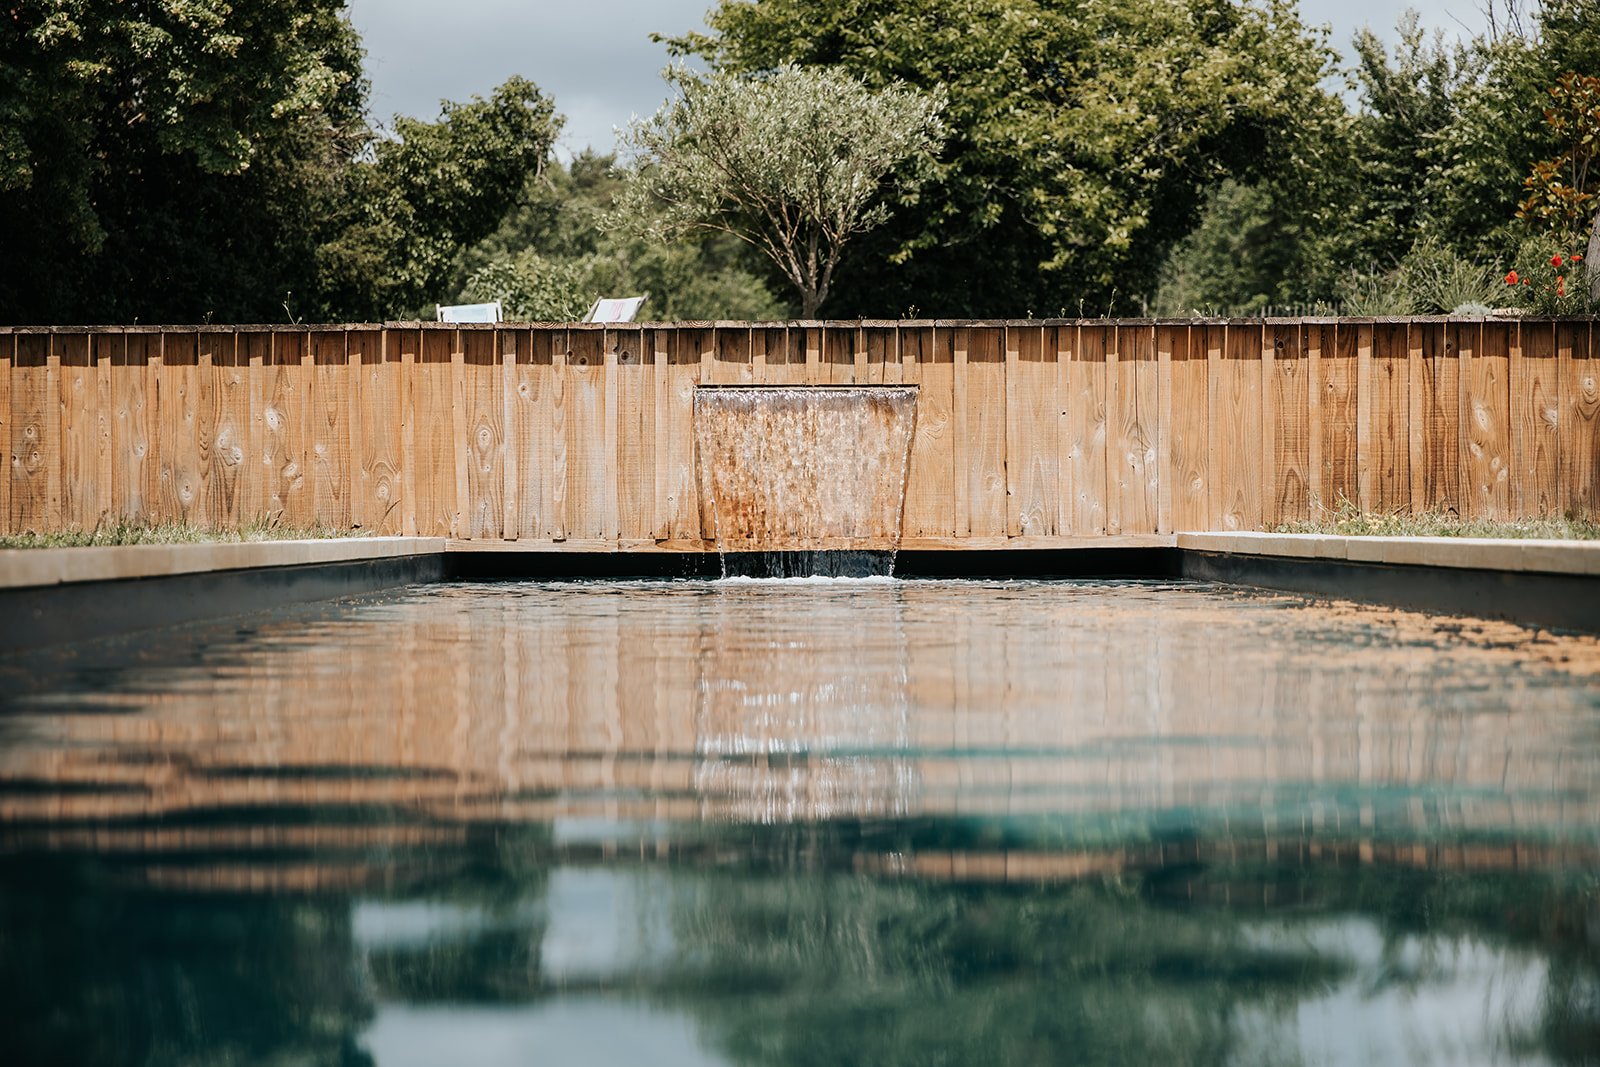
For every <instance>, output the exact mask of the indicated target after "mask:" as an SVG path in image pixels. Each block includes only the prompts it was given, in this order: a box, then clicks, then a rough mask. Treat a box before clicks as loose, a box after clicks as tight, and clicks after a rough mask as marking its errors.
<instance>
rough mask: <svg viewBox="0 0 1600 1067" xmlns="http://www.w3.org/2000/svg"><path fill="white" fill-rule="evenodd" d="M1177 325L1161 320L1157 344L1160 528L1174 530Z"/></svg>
mask: <svg viewBox="0 0 1600 1067" xmlns="http://www.w3.org/2000/svg"><path fill="white" fill-rule="evenodd" d="M1174 329H1182V327H1174V326H1173V325H1172V324H1171V323H1158V324H1157V325H1156V327H1155V346H1156V423H1157V425H1159V426H1160V427H1161V432H1160V434H1159V435H1158V436H1157V437H1156V470H1157V472H1158V474H1157V478H1158V480H1159V484H1158V485H1157V487H1156V530H1157V532H1159V533H1171V532H1172V486H1173V475H1172V346H1173V337H1172V334H1173V331H1174Z"/></svg>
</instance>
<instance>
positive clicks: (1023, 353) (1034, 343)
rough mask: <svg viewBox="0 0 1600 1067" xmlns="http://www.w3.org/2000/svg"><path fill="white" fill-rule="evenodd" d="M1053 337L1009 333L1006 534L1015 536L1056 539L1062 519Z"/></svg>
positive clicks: (1040, 332)
mask: <svg viewBox="0 0 1600 1067" xmlns="http://www.w3.org/2000/svg"><path fill="white" fill-rule="evenodd" d="M1050 332H1051V331H1050V329H1049V328H1048V327H1046V328H1040V327H1038V326H1012V327H1008V328H1007V330H1006V464H1005V472H1006V479H1007V481H1008V486H1007V498H1008V503H1007V515H1006V529H1007V532H1008V533H1010V534H1012V535H1013V536H1018V535H1020V536H1024V537H1027V536H1034V537H1038V536H1042V535H1049V534H1054V533H1056V532H1057V527H1056V523H1057V521H1058V519H1059V517H1060V514H1061V501H1060V499H1059V496H1058V494H1059V492H1060V485H1061V478H1060V474H1059V472H1058V470H1057V467H1058V465H1059V463H1060V448H1059V442H1058V441H1057V436H1056V428H1057V423H1058V422H1059V421H1060V411H1061V405H1060V402H1059V400H1058V398H1057V395H1056V392H1057V381H1056V352H1055V344H1054V338H1053V337H1052V338H1051V339H1050V341H1051V343H1050V344H1048V345H1047V344H1045V343H1044V342H1045V336H1044V335H1045V334H1046V333H1050Z"/></svg>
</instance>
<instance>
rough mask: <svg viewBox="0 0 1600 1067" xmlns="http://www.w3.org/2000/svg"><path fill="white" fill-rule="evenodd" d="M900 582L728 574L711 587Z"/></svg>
mask: <svg viewBox="0 0 1600 1067" xmlns="http://www.w3.org/2000/svg"><path fill="white" fill-rule="evenodd" d="M898 581H900V579H899V578H896V577H895V576H894V575H892V574H866V575H862V576H861V577H858V578H851V577H843V576H840V577H834V576H831V575H826V574H808V575H806V576H805V577H803V578H751V577H749V576H747V575H743V574H730V575H728V576H727V577H726V578H714V579H712V581H711V584H712V585H892V584H894V583H896V582H898Z"/></svg>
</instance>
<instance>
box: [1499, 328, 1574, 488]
mask: <svg viewBox="0 0 1600 1067" xmlns="http://www.w3.org/2000/svg"><path fill="white" fill-rule="evenodd" d="M1510 363H1511V388H1510V393H1511V466H1512V469H1511V486H1510V488H1511V511H1512V514H1513V515H1514V516H1528V515H1539V516H1556V515H1559V514H1560V512H1561V505H1560V502H1559V501H1560V498H1559V495H1558V490H1557V486H1558V485H1559V484H1560V482H1561V432H1560V427H1561V388H1560V380H1559V374H1558V368H1557V363H1556V336H1555V325H1554V324H1553V323H1550V322H1543V321H1538V320H1532V321H1528V322H1523V323H1519V324H1517V329H1516V333H1515V334H1513V335H1512V338H1511V355H1510Z"/></svg>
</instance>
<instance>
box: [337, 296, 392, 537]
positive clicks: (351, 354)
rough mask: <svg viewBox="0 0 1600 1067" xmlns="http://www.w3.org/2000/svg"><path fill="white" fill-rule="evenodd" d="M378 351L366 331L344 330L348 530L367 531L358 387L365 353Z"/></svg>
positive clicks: (378, 341)
mask: <svg viewBox="0 0 1600 1067" xmlns="http://www.w3.org/2000/svg"><path fill="white" fill-rule="evenodd" d="M369 349H370V350H372V351H373V352H374V353H377V352H379V351H381V349H382V339H381V338H380V337H379V336H378V335H376V334H374V333H372V332H370V331H367V330H357V329H352V328H346V330H345V334H344V368H343V369H344V381H345V394H344V402H345V408H344V424H345V442H346V448H345V467H344V492H345V499H346V500H347V501H348V507H349V513H348V516H347V518H346V522H348V523H349V528H350V529H352V530H371V529H372V524H371V522H370V517H369V512H370V511H371V507H370V500H371V476H370V475H369V474H368V473H367V467H366V451H367V442H366V420H365V419H364V418H363V417H362V412H363V407H362V400H363V395H362V387H363V386H364V385H366V382H367V376H366V371H365V368H366V360H367V355H368V350H369Z"/></svg>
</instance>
